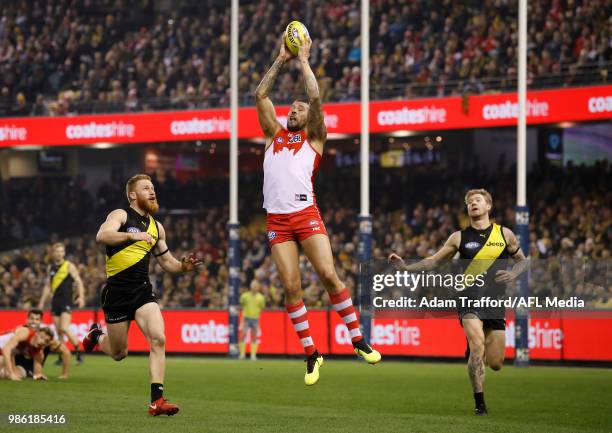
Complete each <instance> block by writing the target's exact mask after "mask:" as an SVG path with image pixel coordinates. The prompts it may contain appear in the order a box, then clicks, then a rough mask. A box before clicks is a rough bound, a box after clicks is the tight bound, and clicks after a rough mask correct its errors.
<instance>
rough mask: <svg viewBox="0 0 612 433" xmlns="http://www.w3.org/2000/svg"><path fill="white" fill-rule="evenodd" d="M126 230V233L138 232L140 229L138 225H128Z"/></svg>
mask: <svg viewBox="0 0 612 433" xmlns="http://www.w3.org/2000/svg"><path fill="white" fill-rule="evenodd" d="M126 231H127V232H128V233H140V229H139V228H138V227H128V228H127V230H126Z"/></svg>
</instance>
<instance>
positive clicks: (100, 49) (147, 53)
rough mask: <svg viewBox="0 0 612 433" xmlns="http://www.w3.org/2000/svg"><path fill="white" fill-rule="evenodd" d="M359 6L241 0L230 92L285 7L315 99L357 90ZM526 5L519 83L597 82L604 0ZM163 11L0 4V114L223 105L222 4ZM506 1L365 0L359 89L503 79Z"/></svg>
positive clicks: (48, 0)
mask: <svg viewBox="0 0 612 433" xmlns="http://www.w3.org/2000/svg"><path fill="white" fill-rule="evenodd" d="M162 3H163V2H162ZM358 5H359V2H357V1H346V0H342V1H333V2H329V1H323V0H313V1H309V2H295V1H290V2H280V1H279V2H260V1H255V0H244V1H242V2H241V10H240V24H239V25H240V38H241V40H240V65H239V68H240V81H239V87H240V93H241V97H242V103H244V104H252V103H253V100H252V94H253V91H254V89H255V87H256V86H257V84H258V82H259V80H260V79H261V76H262V74H263V73H264V72H265V70H266V68H267V67H268V66H269V65H270V63H271V60H272V58H273V56H274V55H275V52H276V50H277V45H278V43H279V41H278V38H279V35H280V34H281V33H282V32H283V30H284V27H285V26H286V24H287V23H288V22H289V21H290V20H291V19H292V18H293V17H294V16H295V12H294V11H295V10H296V9H297V8H299V16H300V17H303V20H304V22H305V23H306V25H307V26H308V28H309V31H310V34H311V35H312V36H313V39H314V44H313V47H312V53H311V62H312V65H313V70H314V71H315V74H316V75H317V78H318V79H319V83H320V86H321V90H322V96H323V100H324V102H328V101H351V100H356V99H358V98H359V80H360V76H361V73H360V67H359V64H360V59H361V48H360V38H359V31H360V24H359V20H360V16H359V7H358ZM529 7H530V10H529V25H530V27H529V35H528V40H529V59H528V80H529V85H530V87H563V86H576V85H592V84H595V83H606V82H607V80H608V74H609V69H610V55H611V52H612V39H611V38H612V34H611V33H610V24H609V17H610V10H611V8H612V6H611V5H610V1H609V0H589V1H586V0H576V1H572V2H569V1H566V0H538V1H533V2H529ZM158 8H159V9H158ZM162 8H163V6H160V5H158V4H157V3H156V2H153V1H151V0H127V1H114V0H113V1H111V0H101V1H96V2H91V1H87V0H21V1H16V2H2V3H1V4H0V88H1V91H0V115H2V116H26V115H45V114H52V115H66V114H72V113H90V112H114V111H137V110H160V109H169V108H172V109H185V108H207V107H218V106H227V105H228V104H229V98H228V86H229V27H230V8H229V3H228V2H227V1H224V0H206V1H201V2H192V1H181V0H177V1H175V2H172V12H171V13H168V12H165V11H164V10H163V9H162ZM516 8H517V2H508V1H505V0H486V1H483V2H475V1H467V2H459V3H458V2H453V1H450V0H442V1H431V0H417V1H412V2H405V1H402V0H381V1H376V2H372V4H371V17H372V18H371V19H372V25H371V29H372V31H371V50H370V51H371V63H372V70H371V77H370V78H371V91H372V96H373V97H374V98H379V99H386V98H400V97H419V96H444V95H453V94H473V93H482V92H487V91H499V90H513V89H515V88H516V75H517V73H516V48H515V47H516V46H517V24H516V17H517V9H516ZM263 29H265V30H263ZM262 32H263V33H262ZM67 92H69V93H68V94H67ZM303 93H304V90H303V84H302V82H301V79H299V65H298V63H297V62H292V63H291V64H289V65H287V66H286V68H285V70H284V72H283V73H282V74H281V76H279V79H278V88H277V90H275V92H274V97H275V100H276V101H277V102H289V101H291V100H292V99H293V98H295V97H297V96H301V95H302V94H303ZM39 95H44V96H43V100H41V98H40V97H39ZM43 105H46V108H43V107H42V106H43Z"/></svg>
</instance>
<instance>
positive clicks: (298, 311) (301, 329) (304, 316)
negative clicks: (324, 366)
mask: <svg viewBox="0 0 612 433" xmlns="http://www.w3.org/2000/svg"><path fill="white" fill-rule="evenodd" d="M286 308H287V314H289V318H290V319H291V323H293V329H295V332H297V335H298V337H299V339H300V342H301V343H302V346H303V347H304V352H306V355H307V356H310V355H312V354H313V353H315V352H316V350H317V349H315V346H314V342H313V341H312V337H311V336H310V327H309V325H308V311H306V306H305V305H304V301H300V302H297V303H295V304H292V305H287V306H286Z"/></svg>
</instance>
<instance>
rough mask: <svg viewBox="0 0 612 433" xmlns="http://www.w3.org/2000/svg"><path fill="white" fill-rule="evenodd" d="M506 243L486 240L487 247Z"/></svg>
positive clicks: (502, 245)
mask: <svg viewBox="0 0 612 433" xmlns="http://www.w3.org/2000/svg"><path fill="white" fill-rule="evenodd" d="M505 246H506V244H505V243H503V242H490V241H489V242H487V247H505Z"/></svg>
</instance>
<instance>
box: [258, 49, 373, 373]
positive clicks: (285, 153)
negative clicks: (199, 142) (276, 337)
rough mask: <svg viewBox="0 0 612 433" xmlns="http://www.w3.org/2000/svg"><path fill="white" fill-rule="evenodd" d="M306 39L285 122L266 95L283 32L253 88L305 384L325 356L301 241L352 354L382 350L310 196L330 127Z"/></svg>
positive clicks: (274, 236) (270, 216)
mask: <svg viewBox="0 0 612 433" xmlns="http://www.w3.org/2000/svg"><path fill="white" fill-rule="evenodd" d="M311 44H312V41H311V40H310V38H307V39H306V40H304V41H300V48H299V52H298V55H297V58H298V61H299V63H300V65H301V69H302V76H303V78H304V83H305V86H306V93H307V94H308V102H303V101H297V100H296V101H294V102H293V103H292V104H291V108H290V111H289V115H288V118H287V126H286V127H284V126H283V125H281V124H280V123H279V122H278V120H277V118H276V112H275V111H274V105H273V104H272V101H271V100H270V97H269V94H270V91H271V90H272V87H273V85H274V82H275V81H276V78H277V76H278V74H279V72H280V70H281V69H282V67H283V65H284V64H285V63H286V62H288V61H290V60H291V59H292V58H293V57H294V56H293V55H292V54H291V53H290V52H289V50H288V49H287V48H286V46H285V43H284V42H283V38H281V46H280V52H279V54H278V57H277V58H276V60H275V61H274V64H273V65H272V66H271V67H270V69H269V70H268V72H266V75H265V76H264V77H263V79H262V81H261V83H260V84H259V86H258V87H257V90H256V92H255V101H256V104H257V114H258V117H259V123H260V125H261V129H262V130H263V132H264V135H265V141H266V145H265V146H266V147H265V157H264V164H263V165H264V186H263V195H264V205H263V207H264V208H265V209H266V211H267V232H268V241H269V244H270V247H271V250H272V259H273V261H274V263H275V265H276V267H277V269H278V271H279V274H280V277H281V281H282V283H283V287H284V290H285V307H286V309H287V313H288V314H289V317H290V319H291V322H292V323H293V327H294V329H295V332H296V333H297V334H298V337H299V339H300V342H301V343H302V346H303V347H304V351H305V352H306V356H307V359H306V362H307V363H306V374H305V376H304V382H305V384H306V385H314V384H315V383H317V381H318V380H319V367H320V366H321V365H322V364H323V357H322V356H321V355H320V354H319V352H318V351H317V349H316V346H315V342H314V341H313V339H312V336H311V334H310V326H309V322H308V313H307V310H306V307H305V305H304V301H303V292H302V287H301V278H300V270H299V267H298V263H299V261H298V254H299V246H301V247H302V249H303V251H304V254H306V257H307V258H308V260H309V261H310V263H311V264H312V265H313V267H314V269H315V271H316V272H317V274H318V276H319V278H320V279H321V282H322V284H323V286H324V287H325V289H326V291H327V293H328V294H329V297H330V300H331V303H332V305H333V307H334V310H336V311H337V312H338V314H339V315H340V317H341V318H342V320H343V321H344V323H345V324H346V326H347V327H348V330H349V333H350V336H351V341H352V343H353V347H354V351H355V353H356V354H357V355H358V356H360V357H363V358H364V359H365V360H366V361H367V362H368V363H370V364H376V363H377V362H379V361H380V359H381V356H380V353H378V352H377V351H376V350H374V349H372V348H371V347H370V346H369V345H368V344H367V343H366V341H365V340H364V338H363V336H362V335H361V331H360V329H359V320H358V318H357V314H356V311H355V308H354V307H353V301H352V300H351V295H350V293H349V290H348V289H347V288H346V287H345V285H344V283H343V282H342V281H340V279H339V278H338V275H337V273H336V269H335V267H334V258H333V255H332V250H331V245H330V242H329V238H328V235H327V230H326V229H325V225H324V224H323V221H322V219H321V214H320V213H319V209H318V207H317V204H316V200H315V194H314V185H313V183H314V177H315V176H316V173H317V169H318V167H319V162H320V161H321V157H322V155H323V150H324V146H325V142H326V140H327V130H326V127H325V122H324V118H323V108H322V105H321V96H320V94H319V87H318V84H317V80H316V78H315V75H314V73H313V71H312V69H311V67H310V64H309V61H308V58H309V56H310V47H311Z"/></svg>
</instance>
